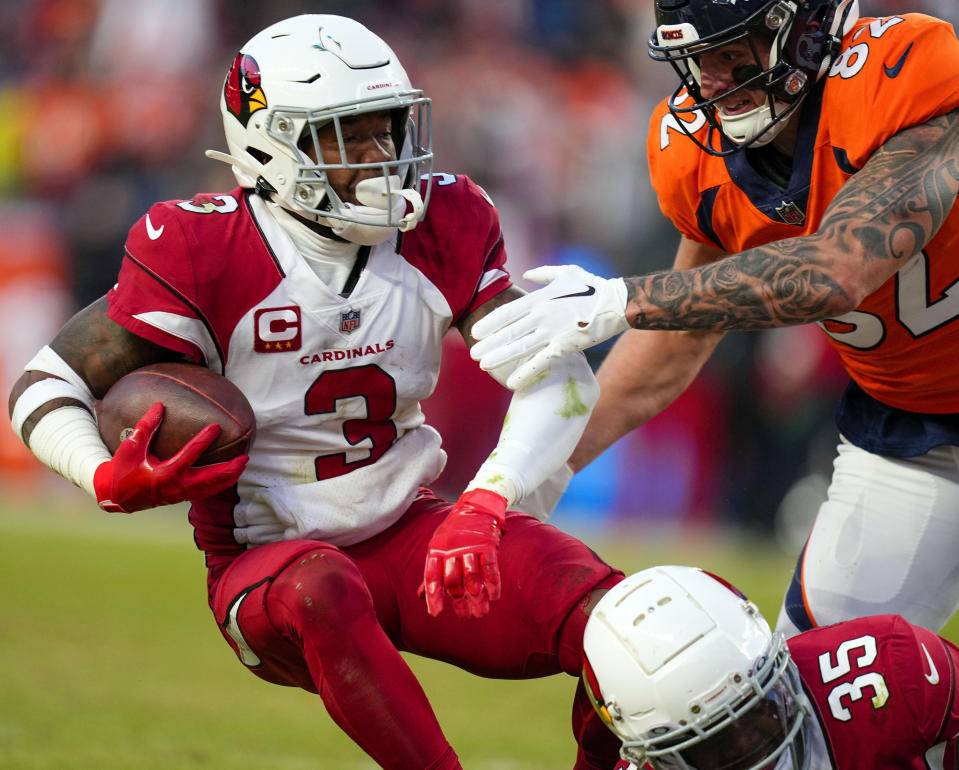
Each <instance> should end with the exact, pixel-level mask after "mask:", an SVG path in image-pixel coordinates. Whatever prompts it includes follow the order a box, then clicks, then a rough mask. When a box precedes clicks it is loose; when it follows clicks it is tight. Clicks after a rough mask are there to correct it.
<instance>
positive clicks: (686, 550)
mask: <svg viewBox="0 0 959 770" xmlns="http://www.w3.org/2000/svg"><path fill="white" fill-rule="evenodd" d="M71 492H72V490H71ZM191 535H192V532H191V530H190V528H189V525H188V524H187V523H186V521H185V509H182V508H179V507H174V508H166V509H161V510H157V511H150V512H145V513H141V514H137V515H136V516H129V517H128V516H115V517H108V516H106V515H105V514H102V513H101V512H99V511H98V510H97V509H96V508H95V507H94V506H93V505H92V504H90V503H88V502H87V501H86V500H85V499H84V498H82V497H76V496H75V495H72V494H69V495H66V496H64V495H62V494H61V495H54V496H52V498H51V499H50V500H47V501H43V502H41V501H32V502H29V501H28V500H27V499H25V498H24V499H19V498H14V499H7V500H5V502H4V506H3V508H0V585H2V586H3V590H2V594H0V595H2V599H0V661H2V662H0V768H2V769H3V770H8V769H9V770H161V769H162V770H168V769H169V768H176V769H177V770H181V769H182V770H189V769H192V768H211V769H214V768H215V769H217V770H219V769H220V768H223V770H227V769H229V770H246V769H247V768H249V770H253V769H254V768H255V769H256V770H264V769H266V770H300V769H301V768H303V769H305V768H342V769H343V770H354V769H360V768H372V767H373V764H372V763H371V762H370V761H369V760H368V759H367V758H366V756H365V755H364V754H363V753H362V752H360V751H359V750H358V749H357V748H356V747H355V746H353V744H352V743H351V742H350V741H349V740H348V739H347V738H346V737H344V736H342V735H341V734H340V733H339V731H338V730H337V728H336V727H335V726H334V725H333V723H332V722H331V720H330V719H329V718H328V717H327V716H326V713H325V711H324V710H323V707H322V703H321V702H320V701H319V699H318V698H316V697H314V696H310V695H308V694H306V693H304V692H301V691H297V690H292V689H288V688H281V687H276V686H272V685H268V684H266V683H263V682H261V681H260V680H258V679H257V678H255V677H254V676H251V675H250V674H249V673H247V672H246V671H245V670H244V669H243V667H242V666H241V664H240V663H239V662H238V661H237V660H236V659H235V657H234V656H233V654H232V652H231V651H230V650H229V648H228V647H227V645H226V644H225V643H224V642H223V641H222V639H221V638H220V635H219V632H218V631H217V629H216V627H215V625H214V624H213V622H212V620H211V618H210V616H209V610H208V609H207V607H206V602H205V580H204V570H203V566H202V557H201V555H200V554H199V552H198V551H196V550H195V548H194V545H193V542H192V537H191ZM589 544H590V545H591V546H592V547H593V548H594V549H595V550H597V551H598V552H599V553H600V554H601V555H603V556H604V557H605V558H606V559H607V560H609V561H611V562H613V563H616V564H618V565H620V566H621V567H622V568H624V569H625V570H626V571H627V572H632V571H635V570H637V569H640V568H642V567H644V566H650V565H652V564H655V563H667V562H672V563H689V564H697V565H701V566H703V567H706V568H708V569H711V570H713V571H716V572H718V573H720V574H722V575H723V576H725V577H727V578H729V579H731V580H732V581H733V582H736V583H737V584H739V585H740V587H742V588H743V589H744V590H745V591H746V592H747V593H749V594H750V595H751V596H752V598H754V600H755V601H757V603H758V604H759V605H760V607H761V608H762V609H763V610H764V611H766V612H767V613H768V614H769V615H770V616H771V617H775V612H776V610H777V609H778V606H779V602H780V597H781V593H782V590H783V588H784V586H785V585H786V582H787V580H788V577H789V575H790V573H791V571H792V557H791V556H786V555H783V554H782V553H781V552H779V551H778V550H776V549H774V548H771V547H757V546H756V545H755V544H747V543H743V542H738V541H728V540H727V541H724V542H719V540H718V539H716V538H711V537H710V538H707V537H701V538H700V539H699V541H697V542H692V541H686V542H683V543H679V542H676V541H672V542H662V541H661V542H645V543H644V542H643V541H641V540H640V539H639V538H635V537H634V538H630V539H628V540H623V539H622V538H617V541H616V543H615V544H612V543H611V542H605V541H603V540H602V539H598V540H596V541H595V542H592V541H589ZM410 662H411V665H412V666H413V668H414V670H415V671H416V672H417V674H418V676H419V677H420V679H421V681H422V682H423V685H424V687H425V689H426V691H427V693H428V694H429V695H430V697H431V699H432V701H433V704H434V708H435V710H436V712H437V715H438V717H439V719H440V722H441V723H442V725H443V727H444V729H445V731H446V733H447V735H448V737H449V738H450V740H451V742H452V744H453V745H454V747H455V748H456V750H457V752H458V753H459V754H460V757H461V758H462V760H463V763H464V766H465V767H468V768H471V770H521V769H522V770H556V769H557V768H563V767H567V768H568V767H570V766H571V764H572V760H571V757H572V756H573V746H572V740H571V738H570V733H569V716H568V712H569V705H570V698H571V694H572V689H573V685H574V681H573V680H572V679H571V678H570V677H566V676H558V677H550V678H547V679H541V680H535V681H527V682H505V681H492V680H483V679H479V678H475V677H472V676H469V675H467V674H465V673H463V672H461V671H459V670H457V669H454V668H452V667H450V666H447V665H444V664H439V663H434V662H431V661H424V660H422V659H418V658H410Z"/></svg>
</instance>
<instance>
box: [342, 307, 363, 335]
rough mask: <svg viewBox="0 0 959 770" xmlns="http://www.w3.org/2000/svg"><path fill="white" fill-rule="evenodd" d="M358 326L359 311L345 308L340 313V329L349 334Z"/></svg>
mask: <svg viewBox="0 0 959 770" xmlns="http://www.w3.org/2000/svg"><path fill="white" fill-rule="evenodd" d="M359 328H360V311H359V310H353V309H350V310H347V311H346V312H345V313H341V314H340V331H341V332H346V333H347V334H350V333H351V332H355V331H356V330H357V329H359Z"/></svg>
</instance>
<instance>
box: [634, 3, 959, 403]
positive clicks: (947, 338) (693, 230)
mask: <svg viewBox="0 0 959 770" xmlns="http://www.w3.org/2000/svg"><path fill="white" fill-rule="evenodd" d="M957 84H959V40H957V39H956V35H955V33H954V32H953V29H952V26H951V25H949V24H947V23H945V22H943V21H940V20H938V19H933V18H931V17H929V16H923V15H920V14H906V15H903V16H889V17H885V18H878V19H876V18H865V19H860V20H859V21H858V23H857V24H856V25H855V27H854V28H853V29H852V30H851V31H850V32H849V33H848V34H847V35H846V36H845V37H844V38H843V49H842V52H841V53H840V54H839V55H838V56H837V58H836V60H835V62H834V63H833V65H832V67H831V68H830V70H829V72H828V73H826V75H825V76H824V77H823V79H822V80H821V81H820V83H819V84H818V86H817V88H815V89H814V90H813V91H812V92H811V93H810V94H809V96H808V97H807V99H806V103H805V104H804V105H803V107H802V111H801V114H800V115H799V116H798V118H797V119H798V120H799V121H800V123H799V132H798V137H797V144H796V151H795V155H794V159H793V164H794V165H793V171H792V177H791V179H790V181H789V185H788V187H787V188H786V189H785V190H781V189H780V188H778V187H777V186H775V185H774V184H773V183H772V182H770V181H768V180H767V179H766V178H765V177H763V176H761V175H760V174H758V173H757V172H756V171H754V170H753V168H752V167H751V166H750V165H749V163H748V161H747V158H746V154H745V153H742V152H740V153H736V154H734V155H731V156H729V157H726V158H719V157H713V156H710V155H707V154H706V153H704V152H703V151H702V150H700V149H699V148H698V147H697V146H696V145H695V144H694V143H693V142H692V141H690V140H689V138H688V137H687V136H686V135H685V134H684V133H683V132H682V130H681V129H680V128H679V127H678V126H677V124H676V118H675V117H673V116H671V115H670V113H669V111H668V110H667V108H666V102H665V101H664V102H663V103H662V104H660V105H659V107H657V109H656V111H655V112H654V114H653V118H652V123H651V127H650V133H649V140H648V144H647V151H648V155H649V167H650V175H651V179H652V183H653V186H654V187H655V189H656V193H657V195H658V197H659V202H660V206H661V207H662V209H663V212H664V213H665V214H666V216H668V217H669V218H670V219H671V220H672V221H673V223H674V224H675V225H676V227H677V228H678V229H679V231H680V232H681V233H682V234H683V235H684V236H686V237H687V238H690V239H691V240H694V241H697V242H700V243H704V244H709V245H711V246H718V247H719V248H721V249H723V250H724V251H726V252H728V253H730V254H733V253H737V252H740V251H744V250H746V249H749V248H753V247H756V246H760V245H762V244H766V243H770V242H772V241H777V240H780V239H783V238H790V237H794V236H797V235H808V234H810V233H813V232H815V231H816V230H817V228H818V227H819V223H820V221H821V220H822V217H823V214H824V212H825V210H826V207H827V206H828V205H829V203H830V201H832V199H833V198H834V197H835V195H836V193H837V192H838V191H839V188H840V187H842V185H843V184H844V183H845V182H846V180H848V179H849V178H850V177H851V176H852V175H853V174H855V173H856V171H857V170H859V169H861V168H862V166H863V165H864V164H865V163H866V161H867V160H868V159H869V157H870V156H871V155H872V154H873V153H874V152H875V150H876V149H877V148H879V147H880V146H881V145H882V144H883V143H884V142H885V141H886V140H888V139H889V138H890V137H892V136H893V135H895V134H896V133H898V132H899V131H901V130H903V129H905V128H908V127H910V126H915V125H918V124H921V123H924V122H926V121H928V120H930V119H931V118H933V117H935V116H937V115H942V114H945V113H947V112H949V111H951V110H953V109H956V108H957V107H959V87H957ZM697 117H698V120H696V119H694V121H693V122H690V123H688V125H689V126H690V130H691V131H692V132H693V133H697V131H698V134H697V135H698V136H699V137H700V138H701V139H704V138H705V134H706V126H705V120H704V118H702V116H697ZM697 123H699V124H700V125H698V126H697ZM820 325H821V326H822V328H823V329H824V330H825V331H826V333H827V334H828V335H829V337H830V340H831V341H832V344H833V346H834V347H835V348H836V349H837V350H838V351H839V354H840V356H841V357H842V361H843V364H844V366H845V367H846V370H847V371H848V372H849V374H850V376H851V377H852V378H853V379H854V380H855V381H856V382H857V383H858V384H859V385H860V386H861V387H862V389H863V390H864V391H866V392H867V393H868V394H869V395H871V396H872V397H873V398H875V399H877V400H878V401H881V402H883V403H885V404H888V405H890V406H893V407H895V408H897V409H904V410H909V411H914V412H933V413H952V412H959V385H957V383H959V355H957V351H959V206H957V207H955V208H953V210H952V213H951V214H950V215H949V217H948V219H947V220H946V222H945V223H944V224H943V226H942V227H941V228H940V230H939V232H938V233H937V234H936V237H935V238H934V239H933V240H932V241H931V242H930V243H929V244H928V245H927V246H926V248H925V249H924V251H923V252H922V253H921V254H919V255H917V256H915V257H914V258H913V259H912V260H911V261H910V262H909V263H907V264H906V265H905V266H904V267H903V268H902V269H901V270H900V271H899V272H898V273H897V274H896V275H894V276H892V277H891V278H890V279H889V280H888V281H886V282H885V283H884V284H883V285H882V286H881V287H880V288H879V289H877V290H876V291H875V292H873V293H872V294H871V295H869V296H868V297H866V299H864V300H863V302H862V303H861V304H860V305H859V307H858V308H857V309H856V310H854V311H853V312H851V313H847V314H846V315H844V316H842V318H841V319H835V320H831V319H830V320H826V321H823V322H822V323H821V324H820Z"/></svg>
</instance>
